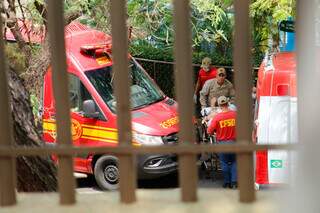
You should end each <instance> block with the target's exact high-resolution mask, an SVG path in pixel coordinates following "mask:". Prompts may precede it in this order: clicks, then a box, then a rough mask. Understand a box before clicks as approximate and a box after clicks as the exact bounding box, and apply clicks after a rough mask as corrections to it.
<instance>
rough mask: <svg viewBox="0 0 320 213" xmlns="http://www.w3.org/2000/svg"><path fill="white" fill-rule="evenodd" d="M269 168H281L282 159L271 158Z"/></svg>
mask: <svg viewBox="0 0 320 213" xmlns="http://www.w3.org/2000/svg"><path fill="white" fill-rule="evenodd" d="M270 164H271V168H273V169H281V168H282V167H283V163H282V160H271V163H270Z"/></svg>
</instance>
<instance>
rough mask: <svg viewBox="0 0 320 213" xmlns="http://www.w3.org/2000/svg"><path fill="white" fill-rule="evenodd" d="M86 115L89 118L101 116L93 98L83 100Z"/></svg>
mask: <svg viewBox="0 0 320 213" xmlns="http://www.w3.org/2000/svg"><path fill="white" fill-rule="evenodd" d="M83 111H84V116H85V117H88V118H99V112H97V110H96V105H95V103H94V101H93V100H85V101H84V102H83Z"/></svg>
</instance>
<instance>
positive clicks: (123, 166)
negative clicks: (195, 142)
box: [111, 0, 136, 203]
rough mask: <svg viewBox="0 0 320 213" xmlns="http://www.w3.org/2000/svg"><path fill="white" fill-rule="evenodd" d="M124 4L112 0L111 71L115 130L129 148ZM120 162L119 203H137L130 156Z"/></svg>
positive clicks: (129, 114) (124, 156)
mask: <svg viewBox="0 0 320 213" xmlns="http://www.w3.org/2000/svg"><path fill="white" fill-rule="evenodd" d="M126 14H127V13H126V1H125V0H111V26H112V28H111V32H112V54H113V62H114V64H113V71H114V72H115V84H114V87H115V94H116V100H117V127H118V140H119V145H120V146H131V145H132V143H131V141H132V136H131V109H130V99H129V97H130V92H129V86H130V85H131V82H130V79H129V73H128V36H127V27H126V26H127V25H126ZM119 159H120V198H121V202H124V203H132V202H134V201H135V200H136V196H135V189H136V178H135V177H136V175H135V172H136V169H135V166H134V156H133V155H129V156H128V155H127V156H126V155H121V156H119Z"/></svg>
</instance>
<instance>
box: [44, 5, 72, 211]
mask: <svg viewBox="0 0 320 213" xmlns="http://www.w3.org/2000/svg"><path fill="white" fill-rule="evenodd" d="M48 20H49V22H48V30H49V39H50V46H51V48H50V51H51V63H52V69H53V72H52V77H53V92H54V97H55V108H56V123H57V142H58V143H59V144H60V145H64V146H72V140H71V133H70V129H71V123H70V104H69V95H68V94H69V93H68V76H67V66H66V54H65V43H64V17H63V1H61V0H48ZM58 157H59V168H58V181H59V192H60V203H61V204H66V205H68V204H74V203H75V190H74V189H75V180H74V176H73V159H72V156H68V155H67V156H65V155H59V156H58Z"/></svg>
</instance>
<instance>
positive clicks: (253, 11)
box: [250, 0, 295, 53]
mask: <svg viewBox="0 0 320 213" xmlns="http://www.w3.org/2000/svg"><path fill="white" fill-rule="evenodd" d="M250 16H251V18H252V19H253V41H254V48H255V49H256V52H257V53H259V52H265V51H266V50H267V49H268V48H269V43H270V41H271V40H272V41H273V42H274V45H276V46H278V45H279V32H278V24H279V22H280V21H281V20H286V19H287V18H288V17H294V16H295V0H254V1H253V3H252V4H251V5H250Z"/></svg>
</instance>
